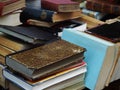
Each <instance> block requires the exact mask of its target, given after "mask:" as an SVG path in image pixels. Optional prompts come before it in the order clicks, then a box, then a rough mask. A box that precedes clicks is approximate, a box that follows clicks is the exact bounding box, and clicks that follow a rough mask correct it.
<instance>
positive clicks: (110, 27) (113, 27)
mask: <svg viewBox="0 0 120 90" xmlns="http://www.w3.org/2000/svg"><path fill="white" fill-rule="evenodd" d="M112 20H113V21H112ZM116 20H118V19H117V18H116V19H111V20H110V21H111V23H110V22H109V23H108V24H103V25H101V26H99V27H97V29H96V28H92V29H89V30H87V31H85V32H86V33H88V34H91V35H94V36H96V37H99V38H102V39H104V40H106V41H110V42H113V43H114V45H115V46H116V60H115V62H114V63H113V67H112V69H111V73H110V74H109V76H108V79H107V81H106V86H108V85H109V83H110V82H112V81H115V80H117V79H120V77H118V75H119V72H118V71H117V70H118V68H119V53H120V51H119V50H120V44H119V42H120V40H119V39H120V35H119V34H120V31H119V25H120V22H118V21H116ZM117 72H118V73H117Z"/></svg>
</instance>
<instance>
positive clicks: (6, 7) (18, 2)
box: [0, 0, 26, 16]
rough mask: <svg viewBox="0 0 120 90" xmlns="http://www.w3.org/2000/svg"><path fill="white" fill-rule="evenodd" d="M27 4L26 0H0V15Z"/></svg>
mask: <svg viewBox="0 0 120 90" xmlns="http://www.w3.org/2000/svg"><path fill="white" fill-rule="evenodd" d="M25 6H26V5H25V0H0V8H1V9H0V16H5V15H6V14H9V13H12V12H13V11H16V10H18V9H22V8H24V7H25Z"/></svg>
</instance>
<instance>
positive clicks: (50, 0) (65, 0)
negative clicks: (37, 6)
mask: <svg viewBox="0 0 120 90" xmlns="http://www.w3.org/2000/svg"><path fill="white" fill-rule="evenodd" d="M41 7H42V8H44V9H48V10H52V11H56V12H74V11H80V7H79V3H78V2H74V1H71V0H41Z"/></svg>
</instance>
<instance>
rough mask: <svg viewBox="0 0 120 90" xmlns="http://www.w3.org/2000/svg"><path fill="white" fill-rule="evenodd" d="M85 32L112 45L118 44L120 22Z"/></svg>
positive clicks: (119, 40)
mask: <svg viewBox="0 0 120 90" xmlns="http://www.w3.org/2000/svg"><path fill="white" fill-rule="evenodd" d="M85 32H86V33H88V34H91V35H94V36H96V37H99V38H102V39H105V40H107V41H111V42H113V43H117V42H120V22H118V21H117V22H114V23H111V24H103V25H100V26H98V27H95V28H92V29H88V30H86V31H85Z"/></svg>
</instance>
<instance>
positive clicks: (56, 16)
mask: <svg viewBox="0 0 120 90" xmlns="http://www.w3.org/2000/svg"><path fill="white" fill-rule="evenodd" d="M80 14H81V11H75V12H68V13H58V12H55V11H51V10H46V9H34V8H25V9H24V10H23V11H22V12H21V13H20V21H21V22H22V23H26V22H27V20H28V19H34V20H41V21H46V22H60V21H64V20H69V19H75V18H78V17H80Z"/></svg>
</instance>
